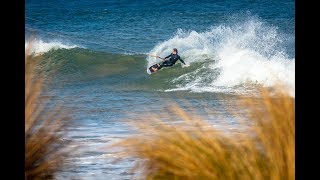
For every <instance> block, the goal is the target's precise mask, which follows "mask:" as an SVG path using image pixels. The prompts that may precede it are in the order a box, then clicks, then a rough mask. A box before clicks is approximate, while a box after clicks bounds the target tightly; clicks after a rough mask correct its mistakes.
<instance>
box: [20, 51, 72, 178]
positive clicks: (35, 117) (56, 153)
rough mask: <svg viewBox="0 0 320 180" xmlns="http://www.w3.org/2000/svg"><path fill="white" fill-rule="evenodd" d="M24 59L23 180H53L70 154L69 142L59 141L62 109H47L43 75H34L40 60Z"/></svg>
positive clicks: (62, 119) (63, 118)
mask: <svg viewBox="0 0 320 180" xmlns="http://www.w3.org/2000/svg"><path fill="white" fill-rule="evenodd" d="M27 52H28V49H27V50H26V57H25V179H53V178H54V173H55V172H57V171H59V170H60V169H61V168H62V167H63V160H64V158H65V156H66V155H68V154H69V153H70V149H68V145H69V142H64V141H63V140H62V138H63V136H64V135H65V132H66V131H64V128H66V127H67V125H68V124H67V123H66V118H65V117H66V116H65V113H64V112H63V111H62V109H61V108H59V107H57V106H54V107H50V106H49V99H44V98H41V93H42V92H43V91H44V90H45V87H43V84H44V78H43V77H44V76H42V75H43V74H42V73H41V72H37V71H36V69H37V64H38V63H39V61H40V60H41V58H40V57H34V56H32V55H28V53H27Z"/></svg>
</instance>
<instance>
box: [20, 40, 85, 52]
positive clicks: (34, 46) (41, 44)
mask: <svg viewBox="0 0 320 180" xmlns="http://www.w3.org/2000/svg"><path fill="white" fill-rule="evenodd" d="M76 47H79V46H77V45H68V44H65V43H62V42H60V41H57V40H53V41H50V42H45V41H43V40H41V39H36V40H29V41H26V42H25V50H27V48H30V49H28V52H29V54H36V55H40V54H44V53H46V52H49V51H50V50H57V49H72V48H76Z"/></svg>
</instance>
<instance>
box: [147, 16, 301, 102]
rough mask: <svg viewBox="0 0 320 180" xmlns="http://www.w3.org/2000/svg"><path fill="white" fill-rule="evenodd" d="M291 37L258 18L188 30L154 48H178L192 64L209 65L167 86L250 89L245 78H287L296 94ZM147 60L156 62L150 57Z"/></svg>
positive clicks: (163, 51)
mask: <svg viewBox="0 0 320 180" xmlns="http://www.w3.org/2000/svg"><path fill="white" fill-rule="evenodd" d="M290 38H291V39H293V38H292V37H286V36H285V35H283V34H281V33H280V32H278V31H277V27H274V26H271V25H268V24H267V23H263V22H262V21H261V20H259V19H257V18H252V17H251V18H250V19H248V20H246V21H245V22H239V23H234V24H232V25H224V24H223V25H219V26H214V27H211V28H210V30H208V31H206V32H196V31H183V30H178V31H177V33H176V34H175V35H174V36H173V37H172V38H170V39H169V40H167V41H164V42H161V43H159V44H157V45H156V46H155V47H154V48H153V49H152V50H151V51H150V52H149V53H150V54H155V55H159V56H162V57H163V56H166V55H168V54H170V53H171V51H172V48H177V49H178V50H179V52H180V53H179V54H180V56H181V57H182V58H183V59H184V60H185V61H186V63H187V64H192V63H195V62H197V63H204V64H205V65H204V66H202V67H200V68H198V69H195V70H192V71H191V72H188V73H185V74H183V75H180V76H178V77H174V78H173V79H171V80H170V82H171V83H172V84H173V85H174V86H175V87H174V88H170V89H167V90H166V91H180V90H189V91H193V92H204V91H205V92H219V91H220V92H225V91H230V92H237V93H240V94H241V93H244V92H246V91H248V90H247V89H246V88H243V87H245V86H246V84H257V85H262V86H264V87H270V86H273V85H276V84H279V83H280V84H283V85H284V86H285V87H286V88H287V89H288V91H289V93H290V94H291V95H292V96H295V95H294V94H295V59H294V58H290V57H289V55H288V54H287V53H286V47H285V44H286V43H285V40H286V39H290ZM147 61H148V63H147V66H148V67H149V66H150V65H152V64H154V63H156V62H157V59H155V58H153V57H148V58H147ZM248 92H249V91H248Z"/></svg>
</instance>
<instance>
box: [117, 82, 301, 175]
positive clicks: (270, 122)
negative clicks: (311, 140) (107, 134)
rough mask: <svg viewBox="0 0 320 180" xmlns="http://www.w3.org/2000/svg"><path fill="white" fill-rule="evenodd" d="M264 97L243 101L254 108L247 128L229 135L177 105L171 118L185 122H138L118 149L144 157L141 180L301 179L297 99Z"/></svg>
mask: <svg viewBox="0 0 320 180" xmlns="http://www.w3.org/2000/svg"><path fill="white" fill-rule="evenodd" d="M280 89H281V88H280ZM273 93H274V92H273ZM261 95H262V96H261V98H260V99H259V100H258V105H257V99H251V98H249V99H246V100H245V102H244V103H242V104H241V105H239V108H245V109H248V110H249V112H250V113H249V116H248V117H250V118H249V119H250V123H249V124H252V125H250V126H249V127H248V129H247V131H245V132H242V133H232V134H231V135H230V134H226V133H225V132H223V131H221V130H219V129H217V128H214V127H212V126H211V125H210V124H209V123H207V122H206V121H205V118H204V117H199V116H195V115H194V114H188V113H187V112H185V111H184V110H183V109H182V108H180V107H178V106H175V105H173V106H174V107H173V108H171V109H174V111H173V112H172V113H173V114H170V115H168V116H169V117H171V119H172V120H174V121H175V122H176V121H177V120H182V121H179V123H172V122H173V121H164V120H161V119H163V117H157V116H156V115H151V116H150V115H149V118H146V119H144V120H139V121H136V122H134V123H133V125H134V126H135V127H137V129H138V132H139V133H138V135H135V136H132V137H130V138H127V139H125V140H123V141H121V142H119V143H117V144H114V147H117V148H119V147H120V149H121V150H122V151H121V153H120V154H119V156H118V157H119V158H120V159H122V158H138V159H140V161H136V165H135V167H134V169H133V170H135V171H137V170H138V171H140V172H141V173H142V174H141V176H140V177H138V178H139V179H220V180H221V179H222V180H224V179H228V180H229V179H255V180H259V179H272V180H277V179H279V180H280V179H281V180H283V179H295V173H294V172H295V153H294V152H295V149H294V145H295V144H294V142H295V140H294V139H295V133H294V123H295V122H294V121H295V120H294V119H295V117H294V99H292V98H291V97H290V96H288V95H287V94H286V93H285V92H284V91H278V92H276V95H277V98H272V97H271V95H270V92H269V91H267V90H262V91H261ZM173 115H174V116H173ZM173 117H174V118H173ZM175 117H179V119H176V118H175ZM238 118H239V119H240V118H241V117H238ZM246 121H247V122H248V119H247V120H246ZM246 121H241V122H244V123H245V122H246ZM247 124H248V123H247ZM243 125H245V124H243Z"/></svg>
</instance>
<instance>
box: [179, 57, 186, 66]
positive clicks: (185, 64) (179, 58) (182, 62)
mask: <svg viewBox="0 0 320 180" xmlns="http://www.w3.org/2000/svg"><path fill="white" fill-rule="evenodd" d="M179 60H180V61H181V62H182V63H183V64H184V65H186V63H185V62H184V61H183V60H182V59H181V58H180V57H179Z"/></svg>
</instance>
